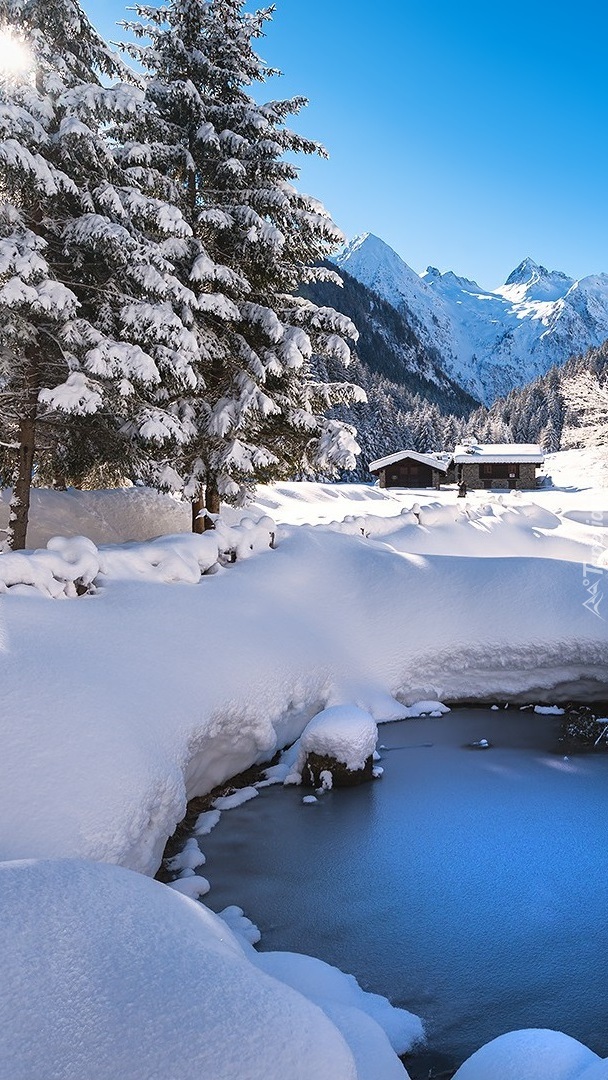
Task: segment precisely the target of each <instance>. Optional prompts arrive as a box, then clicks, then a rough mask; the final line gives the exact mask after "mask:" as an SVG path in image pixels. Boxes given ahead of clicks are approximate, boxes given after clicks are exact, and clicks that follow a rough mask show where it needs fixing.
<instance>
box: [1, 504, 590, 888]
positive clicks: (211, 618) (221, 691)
mask: <svg viewBox="0 0 608 1080" xmlns="http://www.w3.org/2000/svg"><path fill="white" fill-rule="evenodd" d="M256 528H257V526H256ZM259 532H260V537H261V540H260V543H261V550H260V551H259V553H257V554H256V552H255V551H252V550H251V547H249V551H250V554H251V555H252V558H250V559H248V560H245V561H241V560H238V561H237V562H236V563H235V564H234V565H231V566H229V567H226V568H222V567H221V566H220V567H219V568H218V572H216V573H213V574H211V575H205V576H201V575H200V566H201V562H202V563H203V565H204V564H205V563H206V561H209V560H210V559H211V558H212V557H213V554H214V550H215V547H213V550H212V551H211V552H210V553H209V551H208V544H211V545H215V544H216V542H217V540H216V539H210V540H208V539H207V537H205V536H203V537H191V536H182V537H177V538H176V537H169V538H167V539H166V540H165V541H159V542H158V543H148V544H144V545H125V546H124V547H122V548H113V549H109V550H108V551H106V550H100V551H99V556H100V561H101V562H102V564H103V567H104V568H105V569H104V572H103V574H102V573H101V571H100V575H99V578H98V579H96V580H98V581H99V582H100V584H101V587H100V588H99V589H98V592H97V594H96V595H92V596H83V597H81V598H80V599H78V600H72V601H70V602H67V603H52V602H46V603H45V602H41V599H40V594H39V593H37V592H35V591H34V590H29V593H31V595H30V594H28V595H19V594H15V589H14V588H10V589H9V591H8V593H7V594H6V595H5V596H3V598H2V624H1V627H0V705H1V708H2V716H3V720H2V727H3V740H4V741H3V754H2V755H1V757H0V822H1V823H2V824H1V829H0V855H1V856H2V857H4V858H23V857H42V858H45V857H84V858H94V859H100V860H105V861H108V862H117V863H121V864H122V865H125V866H128V867H131V868H132V869H137V870H141V871H144V872H148V873H151V872H152V873H153V872H154V871H155V870H156V868H157V867H158V865H159V863H160V858H161V853H162V850H163V847H164V844H165V841H166V839H167V838H168V837H169V836H170V835H172V833H173V831H174V829H175V826H176V824H177V822H178V821H180V820H181V818H182V817H183V815H184V812H185V806H186V799H187V798H191V797H193V796H195V795H198V794H202V793H204V792H206V791H209V790H211V788H212V787H214V786H215V785H216V784H219V783H222V782H223V781H225V780H226V779H228V778H229V777H231V776H234V775H235V774H236V773H238V772H240V771H241V770H242V769H244V768H246V767H248V766H249V765H251V764H252V763H254V762H261V761H264V760H268V759H269V758H270V757H272V755H273V753H274V752H275V750H276V749H278V748H280V747H282V746H285V745H287V744H288V743H291V742H293V741H294V740H295V739H296V738H297V737H298V736H299V735H300V734H301V732H302V731H303V729H304V727H305V726H306V723H307V721H308V720H309V719H310V718H311V716H313V715H315V713H318V712H319V711H321V710H322V709H324V708H325V707H326V706H328V705H341V704H352V705H356V706H358V707H359V708H361V709H365V710H367V711H368V712H370V713H371V714H372V716H373V717H374V719H375V720H377V721H380V720H384V719H387V718H389V716H395V715H403V707H402V706H401V705H397V704H396V703H395V701H394V697H395V696H396V697H398V698H399V699H400V701H401V702H404V703H405V704H406V705H409V704H413V703H414V702H421V701H422V702H425V703H431V704H432V703H433V702H435V703H438V702H441V701H442V700H450V699H451V700H458V699H461V700H462V699H466V700H470V699H471V698H475V697H477V698H478V699H480V700H484V699H485V700H487V699H488V698H490V699H492V698H494V699H496V698H498V699H500V700H507V699H509V698H518V699H522V698H523V701H525V702H529V701H538V700H543V699H544V700H548V701H549V702H551V704H557V703H558V702H559V700H560V697H561V700H563V698H564V697H565V696H566V697H568V696H571V695H572V686H573V685H574V684H577V692H579V693H580V692H581V686H580V684H578V683H577V680H580V679H582V678H584V679H585V680H586V683H585V686H586V687H587V688H588V690H589V693H590V694H591V692H592V690H593V688H594V687H595V688H596V692H597V693H598V695H600V696H601V694H600V691H599V690H598V689H597V688H598V687H600V688H603V690H602V692H603V694H604V695H605V693H606V689H605V687H606V670H607V665H608V630H607V627H608V624H607V623H606V621H604V620H603V619H601V618H598V617H597V616H596V615H595V614H594V613H593V612H592V611H590V610H588V609H586V608H585V607H584V606H583V604H584V601H585V598H586V592H585V588H584V585H583V577H582V567H581V566H579V565H577V564H575V563H571V562H562V561H558V560H555V559H542V558H537V557H535V558H517V557H512V558H508V559H506V558H505V559H503V558H485V559H472V558H466V557H459V556H446V555H443V556H437V555H430V556H421V555H412V554H404V553H403V554H402V553H400V552H397V551H395V550H394V549H393V548H392V547H390V546H389V545H388V544H382V543H380V542H379V541H377V540H367V539H365V538H364V537H363V536H350V535H343V534H341V533H336V532H334V531H332V530H329V529H325V530H323V529H319V528H308V527H302V528H297V529H296V528H294V529H291V530H290V531H289V533H288V535H286V536H285V538H284V539H283V541H282V542H281V543H280V545H279V547H278V548H277V550H271V549H270V548H269V547H268V546H267V544H268V540H269V533H268V526H267V524H264V523H262V524H261V525H260V528H259ZM248 533H249V534H250V535H251V536H253V535H254V533H255V529H253V530H251V529H250V530H248ZM77 546H78V545H77ZM254 546H255V545H254ZM79 550H80V549H79ZM87 550H88V551H89V554H90V555H91V557H92V556H93V553H92V551H90V549H87ZM187 552H189V553H190V554H189V558H190V559H191V560H192V564H195V574H194V575H193V576H194V577H195V578H196V582H195V583H190V584H188V583H187V582H188V580H189V579H188V576H187V575H186V572H185V571H184V574H183V576H181V578H180V577H179V575H177V576H178V580H180V581H181V582H182V584H180V585H179V586H177V585H167V584H166V578H167V576H168V571H167V566H168V563H167V559H168V555H169V554H170V555H171V559H172V561H171V565H172V566H173V568H175V566H176V564H177V559H178V557H179V559H180V560H181V562H183V563H185V564H186V553H187ZM56 554H57V553H56V552H54V551H51V552H50V555H51V556H52V557H53V558H55V557H56ZM173 556H175V558H174V559H173ZM87 557H88V556H87ZM4 558H5V556H0V566H1V565H2V560H3V559H4ZM24 558H27V556H24ZM32 558H33V557H32ZM77 561H78V560H77ZM79 569H81V568H80V566H79ZM173 580H175V578H173ZM607 602H608V600H607ZM560 687H561V691H560ZM391 695H392V697H391Z"/></svg>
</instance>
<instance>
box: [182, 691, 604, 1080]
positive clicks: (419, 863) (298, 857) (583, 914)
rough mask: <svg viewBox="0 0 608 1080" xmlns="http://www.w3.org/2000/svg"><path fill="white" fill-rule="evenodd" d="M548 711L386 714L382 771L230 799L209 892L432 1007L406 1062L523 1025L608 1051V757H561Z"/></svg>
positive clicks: (377, 985)
mask: <svg viewBox="0 0 608 1080" xmlns="http://www.w3.org/2000/svg"><path fill="white" fill-rule="evenodd" d="M556 727H557V722H556V721H555V719H553V718H547V717H541V716H535V715H533V714H531V713H530V712H524V713H521V712H519V711H515V710H513V709H510V710H508V711H500V712H491V711H490V710H485V709H484V710H482V709H479V710H459V711H454V712H452V713H450V714H449V715H448V716H446V717H444V718H442V719H422V720H413V721H412V720H409V721H405V722H401V723H398V724H390V725H384V726H382V727H381V728H380V742H381V743H384V744H385V745H386V747H387V748H390V749H387V750H386V751H383V752H382V756H383V761H382V765H383V767H384V770H385V771H384V776H383V778H382V779H381V780H378V781H376V782H375V783H373V784H370V785H367V786H364V787H361V788H356V789H350V790H348V789H343V790H339V791H333V792H330V793H329V794H327V795H325V796H323V797H322V799H321V800H320V801H319V803H318V804H315V805H310V806H306V805H303V804H302V796H303V795H304V794H305V792H304V791H303V789H301V788H282V787H271V788H267V789H263V790H262V791H261V792H260V795H259V797H258V798H257V799H254V800H253V801H252V802H250V803H247V804H245V805H243V806H242V807H239V808H238V809H235V810H231V811H230V812H229V813H225V814H223V815H222V819H221V821H220V824H219V825H218V827H217V828H216V829H215V830H214V831H213V832H212V833H211V835H210V836H207V837H204V838H203V839H202V841H201V846H202V848H203V850H204V851H205V853H206V855H207V865H206V867H205V871H204V872H205V874H206V876H207V877H208V878H209V880H210V882H211V885H212V890H211V893H210V894H209V896H208V897H206V902H208V903H209V905H210V906H211V907H212V908H214V909H216V910H220V909H221V908H222V907H224V906H225V905H227V904H235V903H236V904H239V905H240V906H241V907H243V908H244V909H245V913H246V914H247V915H248V916H249V917H250V918H251V919H253V920H254V922H255V923H256V924H257V925H258V926H259V927H260V929H261V931H262V935H263V936H262V942H261V946H260V947H261V948H262V949H289V950H293V951H295V952H307V953H311V954H314V955H315V956H319V957H321V958H322V959H323V960H326V961H328V962H329V963H332V964H336V965H337V966H338V967H340V968H342V969H343V970H344V971H349V972H352V973H353V974H355V975H356V976H357V978H358V979H359V982H360V983H361V984H362V985H363V986H364V987H365V988H366V989H369V990H374V991H376V992H378V993H382V994H385V995H386V996H387V997H389V998H390V1000H391V1001H392V1002H393V1003H395V1004H398V1005H402V1006H404V1007H405V1008H407V1009H410V1010H411V1011H412V1012H415V1013H418V1014H419V1015H420V1016H422V1018H423V1020H424V1021H425V1025H426V1030H427V1036H428V1050H429V1054H428V1055H425V1056H421V1057H420V1058H418V1060H415V1059H412V1062H411V1063H409V1062H408V1069H410V1072H411V1074H412V1076H413V1077H416V1076H425V1077H426V1076H427V1075H428V1069H429V1067H430V1066H431V1065H434V1066H435V1067H436V1068H438V1067H439V1066H441V1067H442V1068H446V1067H447V1066H448V1065H451V1064H454V1065H457V1064H460V1063H461V1062H462V1061H463V1060H464V1059H465V1058H466V1057H467V1056H468V1055H469V1054H471V1053H472V1052H473V1051H474V1050H476V1049H477V1048H478V1047H479V1046H481V1045H482V1044H483V1043H485V1042H487V1041H489V1040H490V1039H492V1038H494V1037H495V1036H497V1035H499V1034H501V1033H502V1032H504V1031H508V1030H512V1029H515V1028H522V1027H548V1028H555V1029H557V1030H561V1031H564V1032H567V1033H568V1034H569V1035H572V1036H573V1037H574V1038H577V1039H580V1040H581V1041H582V1042H584V1043H585V1044H587V1045H588V1046H590V1047H591V1049H592V1050H594V1051H595V1052H596V1053H598V1054H600V1055H601V1056H608V757H594V756H583V757H575V758H572V759H571V760H570V761H564V760H563V757H562V756H560V755H559V754H557V753H554V752H552V750H551V748H552V747H554V746H555V733H556ZM480 738H486V739H488V740H489V741H490V742H491V743H493V744H494V746H493V748H492V749H490V750H487V751H475V750H470V749H465V748H464V746H463V744H465V743H467V742H469V741H473V740H476V739H480ZM429 743H430V744H432V745H425V744H429Z"/></svg>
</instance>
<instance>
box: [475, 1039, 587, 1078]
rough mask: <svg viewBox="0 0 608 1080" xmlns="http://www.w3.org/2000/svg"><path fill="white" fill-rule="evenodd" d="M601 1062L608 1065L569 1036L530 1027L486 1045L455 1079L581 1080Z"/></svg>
mask: <svg viewBox="0 0 608 1080" xmlns="http://www.w3.org/2000/svg"><path fill="white" fill-rule="evenodd" d="M598 1063H600V1064H604V1065H605V1064H606V1063H605V1062H604V1063H602V1062H600V1058H598V1056H597V1054H594V1053H593V1051H592V1050H589V1049H588V1047H586V1046H583V1045H582V1043H579V1042H577V1040H576V1039H572V1038H570V1036H569V1035H564V1034H562V1032H561V1031H547V1030H545V1029H543V1028H531V1029H529V1030H525V1031H510V1032H508V1033H507V1034H506V1035H500V1036H499V1037H498V1038H497V1039H493V1040H492V1042H489V1043H486V1045H485V1046H482V1047H481V1049H480V1050H477V1051H476V1053H474V1054H473V1055H472V1056H471V1057H470V1058H468V1060H467V1061H465V1063H464V1065H461V1066H460V1068H459V1069H458V1072H457V1073H456V1074H455V1076H454V1080H582V1078H583V1077H587V1070H589V1069H591V1070H593V1069H594V1068H595V1067H596V1066H597V1065H598ZM594 1075H595V1074H594V1073H593V1072H591V1077H594ZM602 1075H603V1074H602V1073H600V1074H599V1076H598V1080H600V1077H601V1076H602Z"/></svg>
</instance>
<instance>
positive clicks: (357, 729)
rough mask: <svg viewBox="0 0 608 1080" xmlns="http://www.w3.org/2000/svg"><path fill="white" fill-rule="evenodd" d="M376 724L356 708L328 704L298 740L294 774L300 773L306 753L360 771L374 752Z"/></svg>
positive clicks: (309, 723) (364, 712)
mask: <svg viewBox="0 0 608 1080" xmlns="http://www.w3.org/2000/svg"><path fill="white" fill-rule="evenodd" d="M377 741H378V728H377V727H376V721H375V720H374V718H373V717H372V716H370V714H369V713H368V712H366V711H365V710H364V709H360V708H358V706H356V705H331V706H330V707H329V708H328V709H323V711H322V712H320V713H318V714H317V715H316V716H313V718H312V720H310V721H309V722H308V724H307V725H306V727H305V728H304V731H303V732H302V736H301V738H300V749H299V754H298V762H297V766H296V771H297V772H299V773H301V772H302V769H303V768H304V765H305V762H306V758H307V756H308V754H318V755H319V756H320V757H331V758H335V760H336V761H339V762H341V763H342V764H343V765H346V767H347V769H350V771H351V772H356V771H357V770H359V769H362V768H363V766H364V765H365V762H366V761H367V759H368V758H369V757H371V755H372V754H373V752H374V750H375V749H376V743H377Z"/></svg>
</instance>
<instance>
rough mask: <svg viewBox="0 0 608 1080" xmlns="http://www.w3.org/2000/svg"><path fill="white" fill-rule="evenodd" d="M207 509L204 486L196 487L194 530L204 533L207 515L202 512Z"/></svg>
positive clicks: (193, 515)
mask: <svg viewBox="0 0 608 1080" xmlns="http://www.w3.org/2000/svg"><path fill="white" fill-rule="evenodd" d="M204 509H205V498H204V495H203V489H202V487H198V488H197V489H196V495H195V496H194V498H193V500H192V532H193V533H202V532H204V531H205V520H206V519H205V517H204V515H201V516H200V517H199V515H200V514H201V510H204Z"/></svg>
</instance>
